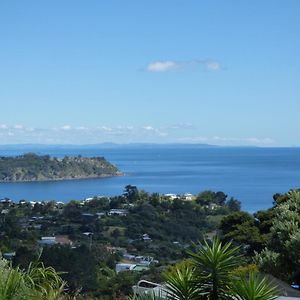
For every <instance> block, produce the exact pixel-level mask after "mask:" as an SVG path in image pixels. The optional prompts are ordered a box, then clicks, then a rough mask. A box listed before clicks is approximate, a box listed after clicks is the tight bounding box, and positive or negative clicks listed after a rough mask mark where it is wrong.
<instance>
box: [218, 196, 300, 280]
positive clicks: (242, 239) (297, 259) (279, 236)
mask: <svg viewBox="0 0 300 300" xmlns="http://www.w3.org/2000/svg"><path fill="white" fill-rule="evenodd" d="M273 204H274V205H273V207H272V208H270V209H268V210H264V211H258V212H256V213H255V214H254V215H250V214H248V213H246V212H236V213H234V214H231V215H228V216H226V217H225V218H224V219H223V220H222V222H221V226H220V229H221V233H222V236H223V239H224V240H227V241H228V240H233V242H234V243H235V244H237V245H242V246H243V251H244V253H246V254H247V255H248V257H249V260H252V261H254V262H255V263H256V264H257V266H258V267H259V268H260V269H261V270H262V271H264V272H266V273H270V274H273V275H274V276H276V277H279V278H281V279H282V280H284V281H287V282H290V283H292V282H295V283H297V284H300V252H299V249H300V190H291V191H289V192H288V193H286V194H284V195H281V194H275V195H274V203H273Z"/></svg>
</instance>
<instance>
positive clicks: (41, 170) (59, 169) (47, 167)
mask: <svg viewBox="0 0 300 300" xmlns="http://www.w3.org/2000/svg"><path fill="white" fill-rule="evenodd" d="M118 174H120V173H119V172H118V169H117V168H116V167H115V166H114V165H112V164H111V163H109V162H108V161H106V160H105V159H104V158H103V157H91V158H87V157H81V156H77V157H68V156H65V157H64V158H62V159H60V158H55V157H50V156H49V155H43V156H39V155H36V154H34V153H27V154H24V155H21V156H16V157H0V181H5V182H6V181H36V180H60V179H78V178H93V177H103V176H114V175H118Z"/></svg>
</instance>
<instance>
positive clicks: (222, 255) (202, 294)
mask: <svg viewBox="0 0 300 300" xmlns="http://www.w3.org/2000/svg"><path fill="white" fill-rule="evenodd" d="M189 255H190V256H191V263H190V264H181V265H179V266H178V267H177V268H175V271H174V270H173V272H171V273H169V274H168V273H167V276H166V283H167V289H168V290H169V292H168V294H167V295H168V299H172V300H187V299H189V300H190V299H192V300H194V299H205V300H207V299H210V300H220V299H235V300H237V299H239V300H258V299H259V300H273V299H275V298H276V295H278V293H277V290H276V288H275V287H273V286H272V285H271V284H270V283H269V281H268V280H267V279H266V278H264V277H262V276H261V275H258V273H253V272H252V273H250V274H249V276H248V275H242V276H236V275H234V273H233V272H232V271H233V270H234V269H235V268H236V267H237V266H238V265H239V264H240V263H241V256H240V255H239V254H238V248H237V247H231V243H226V244H222V243H221V242H220V240H219V239H217V238H216V239H214V240H213V242H212V244H211V245H210V244H209V243H208V242H206V241H205V242H204V244H203V245H202V246H201V248H200V249H199V250H198V251H197V252H196V253H194V252H189Z"/></svg>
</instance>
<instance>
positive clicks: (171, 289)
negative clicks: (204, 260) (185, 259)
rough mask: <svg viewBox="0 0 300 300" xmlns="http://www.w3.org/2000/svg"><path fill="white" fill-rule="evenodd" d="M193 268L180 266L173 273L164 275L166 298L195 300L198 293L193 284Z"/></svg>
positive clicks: (184, 265) (189, 265) (186, 265)
mask: <svg viewBox="0 0 300 300" xmlns="http://www.w3.org/2000/svg"><path fill="white" fill-rule="evenodd" d="M194 272H195V268H194V267H193V266H192V265H191V264H187V263H186V264H181V265H180V266H179V267H178V268H176V269H175V271H174V272H169V273H166V274H165V278H166V282H167V286H166V290H167V297H168V299H172V300H196V299H198V298H199V293H200V291H199V290H198V288H197V286H195V284H194Z"/></svg>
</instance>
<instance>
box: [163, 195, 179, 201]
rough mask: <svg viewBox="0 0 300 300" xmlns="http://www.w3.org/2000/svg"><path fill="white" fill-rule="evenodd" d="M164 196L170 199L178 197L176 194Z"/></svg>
mask: <svg viewBox="0 0 300 300" xmlns="http://www.w3.org/2000/svg"><path fill="white" fill-rule="evenodd" d="M164 196H165V197H166V198H168V199H170V200H175V199H177V198H178V196H177V195H176V194H164Z"/></svg>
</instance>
